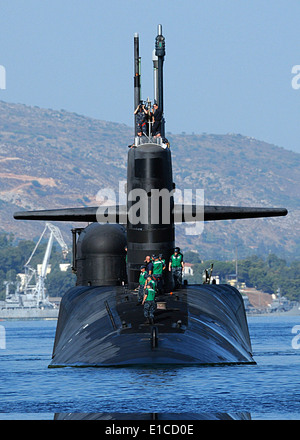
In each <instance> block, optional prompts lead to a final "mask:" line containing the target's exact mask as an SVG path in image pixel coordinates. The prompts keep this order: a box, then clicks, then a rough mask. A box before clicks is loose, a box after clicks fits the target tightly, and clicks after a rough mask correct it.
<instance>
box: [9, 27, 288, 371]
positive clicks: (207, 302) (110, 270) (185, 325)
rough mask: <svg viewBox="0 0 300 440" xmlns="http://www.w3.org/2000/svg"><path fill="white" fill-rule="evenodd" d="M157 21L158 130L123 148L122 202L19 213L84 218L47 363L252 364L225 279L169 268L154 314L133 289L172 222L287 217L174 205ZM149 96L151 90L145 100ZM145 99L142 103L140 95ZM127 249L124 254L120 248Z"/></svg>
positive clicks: (240, 313)
mask: <svg viewBox="0 0 300 440" xmlns="http://www.w3.org/2000/svg"><path fill="white" fill-rule="evenodd" d="M165 55H166V50H165V38H164V36H163V34H162V26H161V25H158V30H157V36H156V38H155V49H154V51H153V57H152V59H153V75H154V102H156V104H157V105H158V108H159V109H160V111H161V120H160V133H159V134H160V135H158V136H154V135H153V134H152V133H151V125H152V121H151V119H150V120H148V122H147V124H148V125H147V126H146V127H147V130H146V131H145V132H144V133H140V132H139V129H138V124H137V115H135V136H134V142H133V144H132V145H131V146H130V148H129V150H128V162H127V185H126V194H127V196H126V197H127V198H126V204H123V205H116V206H103V205H100V206H96V207H77V208H76V207H74V208H62V209H48V210H41V211H21V212H16V213H15V214H14V218H15V219H17V220H40V221H43V220H47V221H51V220H52V221H67V222H88V223H89V225H88V226H87V227H84V228H73V229H72V239H73V252H72V253H73V257H72V269H73V272H74V273H75V274H76V277H77V279H76V285H75V286H74V287H72V288H71V289H70V290H68V291H67V292H65V293H64V294H63V296H62V300H61V304H60V310H59V316H58V321H57V328H56V334H55V340H54V347H53V353H52V360H51V362H50V364H49V367H50V368H51V367H53V368H54V367H70V366H71V367H72V366H73V367H89V366H91V367H108V366H111V367H120V366H136V365H147V366H155V365H160V364H164V365H183V366H188V365H224V364H225V365H226V364H255V363H256V362H255V360H254V358H253V353H252V347H251V340H250V336H249V330H248V324H247V319H246V313H245V308H244V303H243V299H242V296H241V294H240V292H239V291H238V290H237V289H236V288H234V287H232V286H229V285H226V284H223V285H222V284H221V285H217V284H211V282H210V280H209V279H208V281H207V280H206V282H204V283H203V284H198V285H188V284H186V283H184V284H183V285H181V286H179V288H177V289H174V285H173V284H172V278H171V274H170V272H169V271H168V270H167V271H166V272H167V273H166V277H165V285H164V290H163V291H162V292H158V293H157V294H156V298H155V299H156V306H157V309H156V311H155V315H154V322H151V323H149V322H145V317H144V314H143V307H142V306H141V305H139V304H138V299H137V292H136V288H137V286H138V279H139V274H140V267H141V264H143V262H144V260H145V257H146V256H147V255H153V254H154V255H158V254H162V255H163V258H164V259H165V261H166V262H169V259H170V256H171V255H172V254H173V252H174V247H175V224H176V223H189V222H206V221H221V220H227V219H246V218H248V219H249V218H257V217H274V216H285V215H287V210H286V209H285V208H261V207H259V208H256V207H240V206H216V205H204V204H203V205H197V203H190V204H184V203H179V204H176V203H175V202H174V193H175V191H176V185H175V182H174V181H173V174H172V158H171V148H170V145H169V143H168V141H167V139H166V138H165V119H164V105H163V104H164V103H163V83H164V81H163V64H164V59H165ZM141 102H142V99H141V58H140V55H139V35H138V34H135V35H134V109H137V108H138V107H139V105H140V103H141ZM148 104H149V99H148ZM146 106H147V103H146ZM125 248H127V254H126V250H125Z"/></svg>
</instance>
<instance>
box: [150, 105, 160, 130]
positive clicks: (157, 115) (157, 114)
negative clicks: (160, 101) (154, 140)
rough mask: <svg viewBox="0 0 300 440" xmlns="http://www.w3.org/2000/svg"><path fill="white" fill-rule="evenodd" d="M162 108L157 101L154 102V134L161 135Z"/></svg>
mask: <svg viewBox="0 0 300 440" xmlns="http://www.w3.org/2000/svg"><path fill="white" fill-rule="evenodd" d="M161 120H162V110H161V109H160V108H159V107H158V105H157V104H156V103H155V104H153V116H152V121H153V125H152V136H153V137H160V131H161Z"/></svg>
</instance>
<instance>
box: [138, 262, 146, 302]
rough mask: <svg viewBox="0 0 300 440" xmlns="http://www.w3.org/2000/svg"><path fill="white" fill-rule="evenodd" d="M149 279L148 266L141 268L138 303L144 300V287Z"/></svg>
mask: <svg viewBox="0 0 300 440" xmlns="http://www.w3.org/2000/svg"><path fill="white" fill-rule="evenodd" d="M147 277H148V273H147V272H146V266H145V265H143V266H141V272H140V277H139V290H138V303H140V304H141V303H142V301H143V298H144V287H145V281H146V279H147Z"/></svg>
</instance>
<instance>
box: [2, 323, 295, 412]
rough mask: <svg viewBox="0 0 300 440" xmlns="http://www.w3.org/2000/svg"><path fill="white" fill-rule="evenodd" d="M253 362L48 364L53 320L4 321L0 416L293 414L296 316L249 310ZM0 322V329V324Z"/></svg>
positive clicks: (53, 334)
mask: <svg viewBox="0 0 300 440" xmlns="http://www.w3.org/2000/svg"><path fill="white" fill-rule="evenodd" d="M248 323H249V330H250V335H251V341H252V347H253V352H254V358H255V360H256V362H257V365H244V366H243V365H239V366H223V367H181V368H179V367H176V368H170V367H168V368H153V367H151V366H150V365H149V367H148V368H140V367H139V368H138V367H137V368H59V369H56V368H55V369H52V368H51V369H49V368H48V365H49V362H50V359H51V353H52V347H53V342H54V336H55V329H56V321H3V322H0V324H1V326H2V327H1V329H2V335H3V332H4V331H5V342H6V344H5V348H3V341H2V348H1V349H0V397H1V399H0V419H53V416H54V413H58V412H128V413H139V412H146V413H149V412H156V413H159V412H162V413H165V412H171V413H183V412H193V413H198V412H202V413H203V412H204V413H208V412H209V413H215V412H231V413H234V412H249V413H250V414H251V418H252V419H298V420H299V419H300V374H299V373H300V341H298V344H299V349H298V344H297V343H295V342H296V341H295V340H294V344H293V345H292V341H293V338H294V337H295V334H293V333H292V329H293V327H294V326H295V325H300V316H286V317H283V316H270V317H269V316H268V317H249V318H248ZM3 327H4V329H5V330H4V329H3Z"/></svg>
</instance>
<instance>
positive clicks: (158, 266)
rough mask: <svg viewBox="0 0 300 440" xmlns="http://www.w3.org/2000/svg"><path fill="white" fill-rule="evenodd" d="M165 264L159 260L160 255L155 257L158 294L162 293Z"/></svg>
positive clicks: (154, 273) (154, 267) (154, 275)
mask: <svg viewBox="0 0 300 440" xmlns="http://www.w3.org/2000/svg"><path fill="white" fill-rule="evenodd" d="M163 268H164V265H163V262H162V261H161V260H160V259H159V256H158V255H154V261H153V278H154V279H155V281H156V285H157V292H158V294H161V293H162V276H163Z"/></svg>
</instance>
